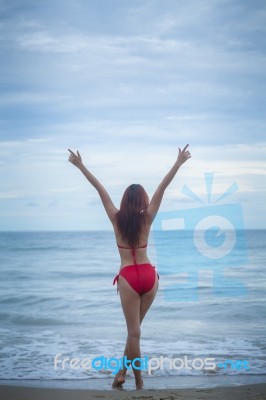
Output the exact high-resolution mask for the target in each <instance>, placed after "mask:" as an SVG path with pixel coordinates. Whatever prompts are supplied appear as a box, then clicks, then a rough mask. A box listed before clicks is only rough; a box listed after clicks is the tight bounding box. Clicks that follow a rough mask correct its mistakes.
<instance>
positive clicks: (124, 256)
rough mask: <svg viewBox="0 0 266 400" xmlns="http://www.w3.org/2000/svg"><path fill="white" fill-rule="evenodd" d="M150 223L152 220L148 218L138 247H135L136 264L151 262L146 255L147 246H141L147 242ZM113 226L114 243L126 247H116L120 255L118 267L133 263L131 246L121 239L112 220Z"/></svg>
mask: <svg viewBox="0 0 266 400" xmlns="http://www.w3.org/2000/svg"><path fill="white" fill-rule="evenodd" d="M151 223H152V221H151V220H150V219H149V218H148V219H147V223H146V225H145V227H144V229H143V231H142V232H141V235H140V241H139V246H140V247H139V248H136V249H135V254H136V261H137V264H151V262H150V260H149V258H148V256H147V247H144V248H141V246H144V245H146V244H147V243H148V240H149V233H150V229H151ZM113 227H114V233H115V238H116V243H117V244H118V245H119V246H122V247H128V248H127V249H123V248H118V250H119V254H120V257H121V266H120V269H122V268H123V267H125V266H127V265H132V264H133V259H132V250H131V248H129V245H128V244H127V243H125V242H123V241H122V238H121V234H120V232H119V229H118V226H117V224H116V222H115V221H113Z"/></svg>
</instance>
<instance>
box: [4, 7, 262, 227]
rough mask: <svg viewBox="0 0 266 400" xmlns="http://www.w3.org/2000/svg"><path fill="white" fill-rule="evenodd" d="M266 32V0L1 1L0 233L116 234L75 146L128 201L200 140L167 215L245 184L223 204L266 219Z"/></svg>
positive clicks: (253, 220) (248, 217) (176, 183)
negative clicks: (75, 161) (78, 164)
mask: <svg viewBox="0 0 266 400" xmlns="http://www.w3.org/2000/svg"><path fill="white" fill-rule="evenodd" d="M265 40H266V3H265V1H264V0H263V1H260V0H253V1H243V0H230V1H229V0H204V1H203V2H202V1H199V0H167V1H165V0H147V1H146V0H141V1H139V0H132V1H126V0H123V1H122V0H112V1H110V0H97V1H92V0H73V1H72V0H64V1H63V0H52V1H51V0H40V1H35V0H12V1H9V0H4V1H3V0H0V56H1V64H0V230H1V231H16V230H19V231H23V230H29V231H30V230H37V231H40V230H97V229H99V230H109V229H111V228H112V226H111V223H110V221H109V220H108V218H107V216H106V214H105V212H104V208H103V206H102V204H101V202H100V200H99V197H98V193H97V191H96V190H95V189H94V188H93V187H92V186H91V185H90V184H89V182H88V181H86V179H85V178H84V176H83V175H82V174H81V173H80V171H79V170H78V169H76V168H75V167H74V166H73V165H72V164H70V163H69V162H68V151H67V149H68V148H70V149H72V150H74V151H76V150H79V152H80V153H81V156H82V158H83V162H84V163H85V165H86V166H87V168H88V169H89V170H90V171H91V172H92V173H93V174H94V175H95V176H96V177H97V178H98V179H99V180H100V182H101V183H102V184H103V185H104V186H105V187H106V189H107V190H108V192H109V194H110V196H111V198H112V200H113V202H114V204H115V205H116V207H117V208H119V205H120V200H121V197H122V195H123V192H124V190H125V189H126V187H127V186H128V185H130V184H131V183H140V184H142V185H143V186H144V187H145V189H146V191H147V192H148V194H149V196H150V197H151V196H152V194H153V192H154V191H155V190H156V188H157V186H158V185H159V183H160V181H161V180H162V179H163V177H164V176H165V174H166V173H167V172H168V171H169V169H170V168H171V167H172V166H173V164H174V163H175V161H176V158H177V154H178V148H179V147H183V146H185V145H186V144H187V143H189V145H190V152H191V154H192V158H191V159H190V160H189V161H188V162H187V163H186V164H184V165H183V166H182V167H181V168H180V170H179V171H178V173H177V175H176V177H175V178H174V180H173V181H172V183H171V184H170V186H169V187H168V188H167V190H166V192H165V197H164V200H163V203H162V206H161V211H169V210H185V209H188V208H189V209H195V208H197V207H199V206H201V207H203V206H205V207H206V206H208V207H211V205H212V204H214V203H215V200H217V199H218V198H219V196H221V195H222V194H223V193H224V192H225V191H226V190H227V189H228V188H229V187H230V186H231V185H232V184H234V183H235V184H236V185H237V187H238V190H237V191H236V192H235V193H232V194H231V196H228V197H227V198H225V199H224V200H222V201H221V202H219V204H220V205H223V204H234V203H238V204H240V206H241V208H242V210H243V218H244V226H245V228H247V229H257V228H260V229H263V228H266V202H265V198H266V196H265V194H266V180H265V171H266V168H265V154H266V137H265V132H266V113H265V104H266V85H265V83H266V43H265ZM206 173H212V174H213V177H214V179H213V187H212V194H211V198H210V201H208V196H207V192H206V186H205V180H204V174H206ZM184 185H186V186H187V187H189V188H190V189H191V190H192V191H193V192H194V193H195V194H196V195H197V196H198V197H199V198H201V199H202V201H203V203H204V205H203V204H201V205H200V204H199V203H197V202H195V201H194V200H193V199H192V198H190V197H188V196H186V195H185V194H184V193H183V192H182V188H183V186H184ZM210 212H211V211H210Z"/></svg>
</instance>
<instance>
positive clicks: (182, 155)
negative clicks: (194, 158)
mask: <svg viewBox="0 0 266 400" xmlns="http://www.w3.org/2000/svg"><path fill="white" fill-rule="evenodd" d="M188 146H189V144H187V145H186V146H185V147H184V148H183V150H182V151H181V149H180V148H178V157H177V162H178V164H180V165H182V164H184V163H185V162H186V161H187V160H188V159H189V158H191V155H190V152H189V151H188V150H187V148H188Z"/></svg>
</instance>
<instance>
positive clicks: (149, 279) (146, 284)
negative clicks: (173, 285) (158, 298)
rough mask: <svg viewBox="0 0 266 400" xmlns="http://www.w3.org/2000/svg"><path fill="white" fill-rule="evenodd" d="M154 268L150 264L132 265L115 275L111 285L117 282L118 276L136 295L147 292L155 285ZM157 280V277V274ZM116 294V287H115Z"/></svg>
mask: <svg viewBox="0 0 266 400" xmlns="http://www.w3.org/2000/svg"><path fill="white" fill-rule="evenodd" d="M155 274H156V270H155V267H154V266H153V265H151V264H132V265H127V266H126V267H123V268H122V269H121V270H120V271H119V274H118V275H116V277H115V279H114V282H113V285H114V284H115V283H116V282H117V281H118V279H119V275H121V276H123V278H125V279H126V281H127V282H128V283H129V285H130V286H131V287H132V289H134V290H135V291H136V292H137V293H138V294H143V293H147V292H149V291H150V290H151V289H152V288H153V286H154V283H155V277H156V275H155ZM157 276H158V279H159V275H158V274H157ZM117 292H118V287H117Z"/></svg>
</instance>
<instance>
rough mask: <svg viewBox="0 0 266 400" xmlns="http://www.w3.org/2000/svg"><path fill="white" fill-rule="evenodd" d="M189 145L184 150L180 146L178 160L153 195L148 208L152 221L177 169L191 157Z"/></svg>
mask: <svg viewBox="0 0 266 400" xmlns="http://www.w3.org/2000/svg"><path fill="white" fill-rule="evenodd" d="M188 146H189V145H188V144H187V145H186V146H185V147H184V148H183V150H182V151H181V149H180V148H179V149H178V157H177V160H176V162H175V163H174V165H173V167H172V168H171V169H170V171H169V172H168V173H167V174H166V175H165V177H164V178H163V180H162V182H161V183H160V184H159V186H158V188H157V189H156V191H155V193H154V195H153V196H152V199H151V201H150V204H149V206H148V208H147V213H148V215H149V216H150V218H151V221H153V220H154V218H155V217H156V214H157V212H158V210H159V207H160V205H161V202H162V199H163V195H164V191H165V189H166V188H167V186H168V185H169V184H170V182H171V181H172V180H173V178H174V177H175V175H176V173H177V171H178V170H179V168H180V167H181V165H182V164H184V163H185V162H186V161H187V160H188V159H189V158H190V157H191V155H190V152H189V151H188V150H187V148H188Z"/></svg>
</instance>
